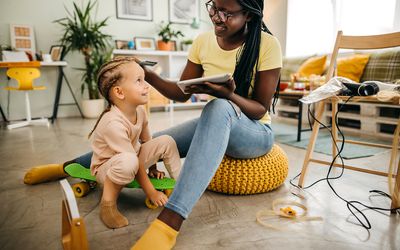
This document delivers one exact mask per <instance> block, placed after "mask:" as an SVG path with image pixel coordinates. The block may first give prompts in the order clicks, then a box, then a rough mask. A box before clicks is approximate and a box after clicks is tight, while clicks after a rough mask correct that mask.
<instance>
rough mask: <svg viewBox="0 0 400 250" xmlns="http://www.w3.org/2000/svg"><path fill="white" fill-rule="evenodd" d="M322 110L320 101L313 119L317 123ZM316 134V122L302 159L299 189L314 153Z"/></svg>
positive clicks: (317, 127) (323, 107)
mask: <svg viewBox="0 0 400 250" xmlns="http://www.w3.org/2000/svg"><path fill="white" fill-rule="evenodd" d="M324 109H325V102H324V101H322V102H320V103H319V104H318V106H317V108H316V110H317V114H316V116H315V118H316V119H317V120H318V121H320V120H321V118H322V115H323V113H324ZM318 132H319V123H318V122H317V121H314V125H313V128H312V134H311V138H310V142H309V143H308V147H307V152H306V155H305V157H304V162H303V167H302V169H301V175H300V179H299V183H298V185H299V187H303V184H304V178H305V176H306V172H307V168H308V164H309V163H310V159H311V156H312V153H313V152H314V146H315V142H316V140H317V137H318Z"/></svg>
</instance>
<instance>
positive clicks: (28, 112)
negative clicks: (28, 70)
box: [25, 91, 32, 122]
mask: <svg viewBox="0 0 400 250" xmlns="http://www.w3.org/2000/svg"><path fill="white" fill-rule="evenodd" d="M25 106H26V121H27V122H30V121H32V115H31V103H30V101H29V93H28V91H25Z"/></svg>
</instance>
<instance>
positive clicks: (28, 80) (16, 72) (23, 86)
mask: <svg viewBox="0 0 400 250" xmlns="http://www.w3.org/2000/svg"><path fill="white" fill-rule="evenodd" d="M7 76H8V77H10V78H13V79H15V80H16V81H17V82H18V87H6V88H5V89H6V90H9V91H24V92H25V105H26V107H25V109H26V121H24V122H19V123H14V124H9V125H7V128H8V129H14V128H20V127H24V126H29V125H36V124H43V125H46V126H49V121H48V120H47V119H45V118H43V119H38V120H32V116H31V105H30V101H29V94H28V91H32V90H44V89H46V87H44V86H33V80H34V79H36V78H39V77H40V70H39V69H38V68H32V67H13V68H9V69H8V70H7Z"/></svg>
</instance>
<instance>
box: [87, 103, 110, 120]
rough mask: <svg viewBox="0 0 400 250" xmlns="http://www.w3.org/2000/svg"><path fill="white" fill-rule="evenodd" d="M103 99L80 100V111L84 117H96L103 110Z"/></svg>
mask: <svg viewBox="0 0 400 250" xmlns="http://www.w3.org/2000/svg"><path fill="white" fill-rule="evenodd" d="M104 106H105V102H104V99H93V100H82V113H83V116H84V117H85V118H90V119H94V118H98V117H99V116H100V115H101V113H102V112H103V110H104Z"/></svg>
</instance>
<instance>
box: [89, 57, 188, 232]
mask: <svg viewBox="0 0 400 250" xmlns="http://www.w3.org/2000/svg"><path fill="white" fill-rule="evenodd" d="M97 82H98V88H99V90H100V92H101V94H102V95H103V96H104V98H105V99H106V100H107V101H108V107H107V109H106V110H104V112H103V114H102V115H101V116H100V118H99V120H98V121H97V123H96V125H95V126H94V128H93V130H92V132H91V133H90V134H89V137H90V136H92V142H91V145H92V149H93V156H92V160H91V166H90V169H91V172H92V174H93V175H95V176H96V179H97V181H98V182H100V183H101V184H103V185H104V188H103V195H102V198H101V203H100V218H101V220H102V221H103V222H104V224H105V225H106V226H107V227H109V228H120V227H124V226H127V225H128V224H129V223H128V220H127V219H126V218H125V217H124V216H123V215H122V214H121V213H120V212H119V211H118V209H117V205H116V201H117V198H118V194H119V192H120V191H121V189H122V187H124V186H125V185H126V184H128V183H130V182H131V181H133V180H134V179H135V178H136V179H137V180H138V182H139V183H140V185H141V186H142V188H143V190H144V192H145V193H146V195H147V197H148V198H149V199H150V200H151V201H152V202H153V203H154V204H155V205H157V206H164V204H166V202H167V200H168V198H167V197H166V196H165V194H163V193H162V192H159V191H156V190H155V189H154V187H153V185H152V184H151V183H150V180H149V178H148V177H147V174H146V168H149V167H150V166H152V165H153V164H155V163H156V162H157V161H158V160H159V159H163V161H164V164H165V167H166V169H167V171H168V173H169V174H170V176H171V177H172V178H175V179H176V178H177V177H178V176H179V171H180V168H181V162H180V157H179V153H178V150H177V147H176V143H175V141H174V140H173V139H172V138H171V137H170V136H167V135H165V136H160V137H158V138H155V139H152V138H151V135H150V131H149V128H148V121H147V117H146V112H145V110H144V108H143V107H142V106H141V105H143V104H146V103H147V101H148V91H149V86H148V84H147V82H146V81H145V80H144V71H143V69H142V68H141V67H140V66H139V64H137V63H136V61H135V59H134V58H131V57H119V58H116V59H114V60H111V61H109V62H107V63H105V64H104V65H102V67H101V69H100V70H99V74H98V81H97ZM149 175H152V176H157V177H163V173H162V172H158V171H157V170H156V169H152V170H151V171H150V173H149Z"/></svg>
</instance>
